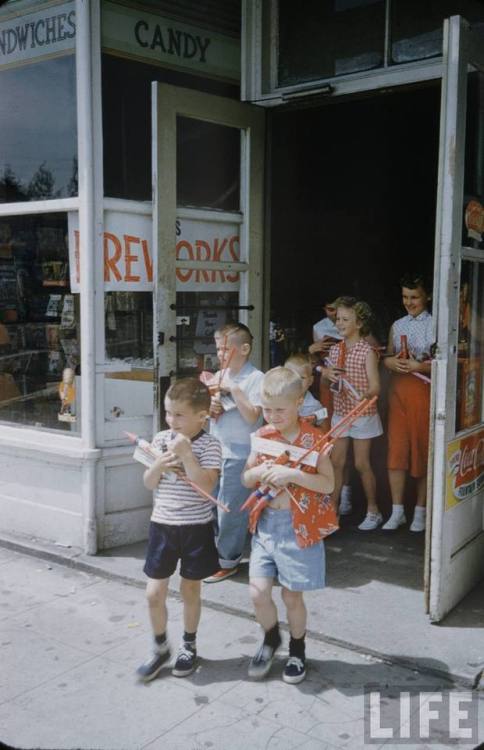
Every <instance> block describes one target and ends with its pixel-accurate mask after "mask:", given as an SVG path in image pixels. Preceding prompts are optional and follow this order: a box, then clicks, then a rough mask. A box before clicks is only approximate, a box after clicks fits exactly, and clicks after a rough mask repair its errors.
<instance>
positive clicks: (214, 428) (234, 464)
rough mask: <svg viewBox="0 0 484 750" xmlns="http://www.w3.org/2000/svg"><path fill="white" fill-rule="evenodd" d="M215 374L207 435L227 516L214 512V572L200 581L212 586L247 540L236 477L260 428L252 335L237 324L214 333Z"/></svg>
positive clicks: (232, 567) (243, 493) (231, 569)
mask: <svg viewBox="0 0 484 750" xmlns="http://www.w3.org/2000/svg"><path fill="white" fill-rule="evenodd" d="M215 344H216V347H217V357H218V358H219V361H220V366H221V372H220V373H219V375H218V376H217V380H218V382H219V383H220V388H219V392H218V393H215V394H214V395H213V396H212V403H211V407H210V416H211V417H212V423H211V428H210V431H211V434H212V435H214V436H215V437H216V438H218V439H219V440H220V442H221V444H222V459H223V462H222V472H221V476H220V486H219V493H218V498H219V500H221V501H223V502H224V503H225V505H227V506H228V507H229V508H230V510H231V511H232V512H231V513H224V512H220V509H217V510H218V515H217V527H218V531H217V537H216V544H217V550H218V555H219V570H218V571H217V572H216V573H215V574H214V575H212V576H208V577H207V578H205V583H217V582H219V581H224V580H225V579H226V578H229V577H230V576H233V575H235V574H236V573H237V571H238V566H239V563H240V560H241V558H242V553H243V551H244V546H245V542H246V539H247V513H245V512H244V513H241V512H240V508H241V506H242V505H243V504H244V502H245V500H246V499H247V496H248V494H249V493H248V491H247V489H246V488H245V487H244V486H243V485H242V481H241V475H242V472H243V470H244V467H245V462H246V461H247V457H248V455H249V453H250V436H251V433H252V432H255V430H257V428H258V427H260V426H261V424H262V409H261V405H260V385H261V382H262V378H263V374H262V372H261V371H260V370H258V369H257V368H256V367H254V365H253V364H251V363H250V361H249V357H250V352H251V349H252V334H251V332H250V330H249V329H248V328H247V326H245V325H244V324H243V323H227V325H225V326H223V327H222V328H220V329H219V330H217V331H216V332H215Z"/></svg>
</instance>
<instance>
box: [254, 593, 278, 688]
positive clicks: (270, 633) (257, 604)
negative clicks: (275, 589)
mask: <svg viewBox="0 0 484 750" xmlns="http://www.w3.org/2000/svg"><path fill="white" fill-rule="evenodd" d="M273 583H274V581H273V579H272V578H251V579H250V584H249V589H250V597H251V599H252V604H253V605H254V610H255V616H256V619H257V622H258V623H259V625H261V626H262V628H263V630H264V640H263V641H262V645H261V646H260V648H259V649H258V650H257V653H256V654H255V656H254V657H253V658H252V659H251V660H250V664H249V677H252V678H254V679H256V680H260V679H262V678H263V677H265V676H266V674H267V673H268V672H269V670H270V668H271V665H272V662H273V660H274V654H275V652H276V651H277V649H278V648H279V646H280V645H281V636H280V633H279V623H278V621H277V608H276V605H275V604H274V600H273V599H272V586H273Z"/></svg>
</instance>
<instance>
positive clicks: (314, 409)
mask: <svg viewBox="0 0 484 750" xmlns="http://www.w3.org/2000/svg"><path fill="white" fill-rule="evenodd" d="M313 415H314V416H315V417H316V419H315V424H320V422H322V421H323V419H326V417H327V416H328V412H327V411H326V409H325V408H324V406H323V405H322V404H321V403H320V402H319V401H318V399H317V398H314V396H313V394H312V393H310V392H309V391H306V393H305V394H304V401H303V402H302V404H301V406H300V407H299V416H300V417H312V416H313Z"/></svg>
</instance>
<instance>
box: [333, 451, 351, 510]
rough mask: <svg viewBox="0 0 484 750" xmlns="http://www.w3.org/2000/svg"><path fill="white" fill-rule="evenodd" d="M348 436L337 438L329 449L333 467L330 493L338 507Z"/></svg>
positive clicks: (335, 505)
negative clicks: (332, 488)
mask: <svg viewBox="0 0 484 750" xmlns="http://www.w3.org/2000/svg"><path fill="white" fill-rule="evenodd" d="M349 442H350V439H349V438H338V440H336V442H335V445H334V448H333V450H332V451H331V463H332V464H333V469H334V490H333V494H332V495H331V497H332V500H333V503H334V507H335V508H339V496H340V493H341V487H342V485H343V471H344V467H345V463H346V456H347V454H348V446H349Z"/></svg>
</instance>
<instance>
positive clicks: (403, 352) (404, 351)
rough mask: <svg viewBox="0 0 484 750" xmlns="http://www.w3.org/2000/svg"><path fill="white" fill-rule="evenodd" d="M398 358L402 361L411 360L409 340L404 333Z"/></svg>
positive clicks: (401, 337)
mask: <svg viewBox="0 0 484 750" xmlns="http://www.w3.org/2000/svg"><path fill="white" fill-rule="evenodd" d="M398 356H399V357H400V359H410V354H409V351H408V339H407V337H406V336H405V334H403V333H402V335H401V336H400V353H399V355H398Z"/></svg>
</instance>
